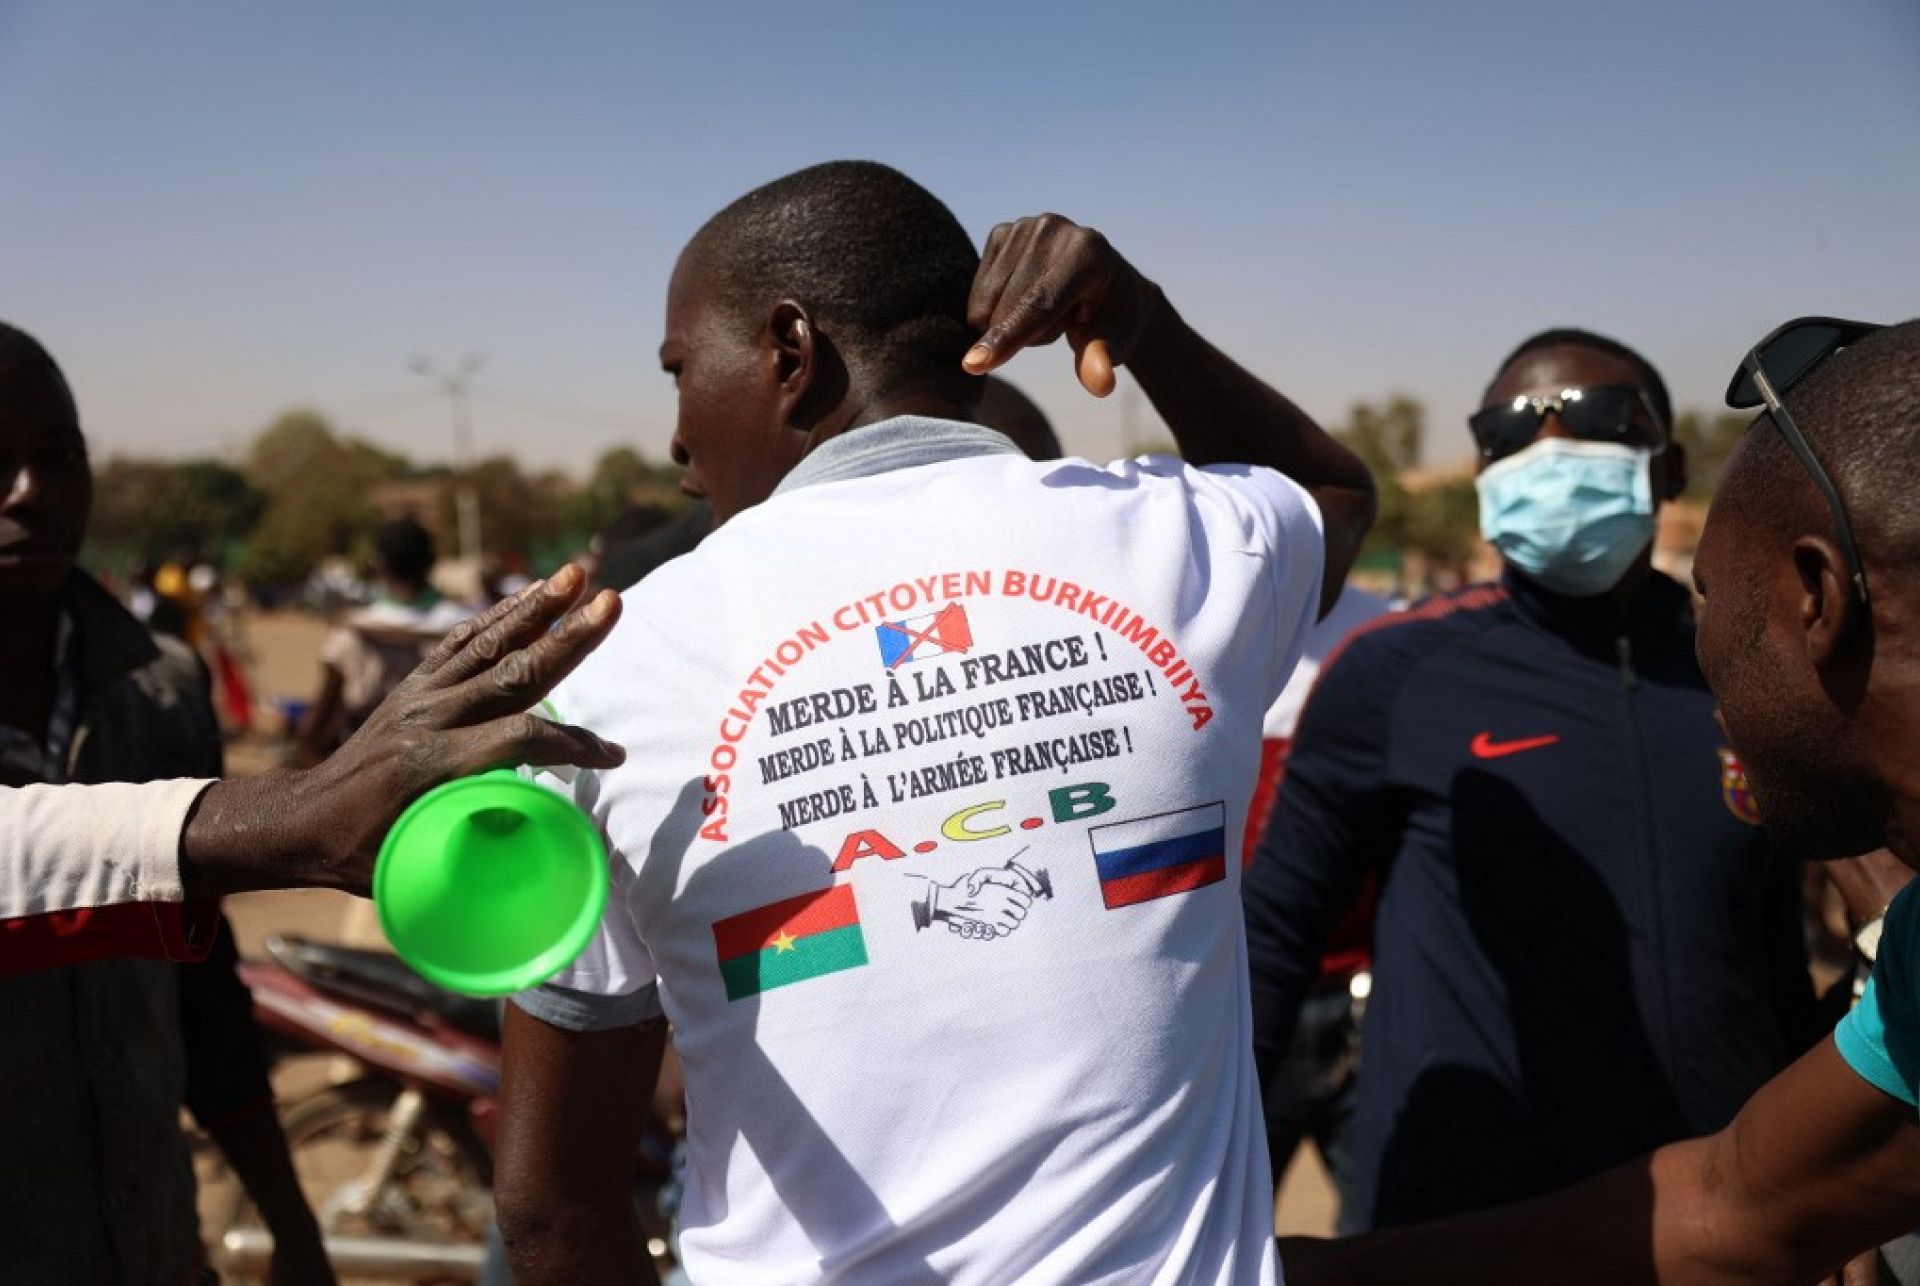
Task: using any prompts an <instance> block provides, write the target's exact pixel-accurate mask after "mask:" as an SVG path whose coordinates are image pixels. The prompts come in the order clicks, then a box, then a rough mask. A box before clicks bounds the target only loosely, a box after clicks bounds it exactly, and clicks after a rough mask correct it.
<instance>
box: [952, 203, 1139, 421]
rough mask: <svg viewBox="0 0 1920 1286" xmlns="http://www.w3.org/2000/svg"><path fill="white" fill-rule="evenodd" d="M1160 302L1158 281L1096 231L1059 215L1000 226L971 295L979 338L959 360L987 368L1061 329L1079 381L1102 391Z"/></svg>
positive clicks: (972, 370)
mask: <svg viewBox="0 0 1920 1286" xmlns="http://www.w3.org/2000/svg"><path fill="white" fill-rule="evenodd" d="M1159 300H1160V289H1159V287H1157V286H1155V285H1154V284H1153V283H1152V282H1150V281H1148V280H1147V279H1146V278H1145V277H1143V276H1141V275H1140V273H1139V272H1138V271H1137V270H1135V268H1134V266H1133V265H1132V264H1130V263H1128V262H1127V261H1126V260H1125V259H1124V258H1122V257H1121V255H1120V252H1119V251H1117V250H1115V249H1114V248H1113V247H1112V246H1111V245H1110V244H1108V242H1107V239H1106V238H1105V237H1103V236H1101V235H1100V233H1098V232H1096V231H1094V230H1093V229H1092V228H1084V227H1081V226H1080V225H1079V224H1077V223H1074V222H1073V221H1072V220H1070V219H1065V218H1062V217H1061V216H1059V215H1057V214H1042V215H1037V216H1033V217H1030V218H1025V219H1018V220H1015V221H1014V222H1012V223H1003V224H1001V225H1000V226H998V227H996V228H995V229H994V230H993V231H992V232H991V233H989V234H988V235H987V248H986V250H985V251H984V252H983V253H982V254H981V256H980V270H979V272H977V273H976V274H975V275H974V279H973V292H972V294H970V295H969V296H968V297H967V322H968V324H969V325H971V326H974V327H976V328H978V329H979V330H980V332H981V335H980V339H979V342H977V343H976V344H974V346H973V347H972V348H970V349H968V350H967V355H966V357H965V358H964V359H962V361H961V365H962V366H964V367H965V368H966V370H967V372H968V373H969V374H972V375H985V374H986V373H987V372H988V371H991V370H993V369H994V368H996V367H998V366H1001V365H1003V364H1004V363H1005V362H1006V361H1007V360H1008V359H1010V358H1011V357H1012V356H1013V355H1014V354H1015V353H1017V352H1019V351H1020V350H1021V349H1023V348H1038V347H1040V346H1042V345H1045V344H1051V343H1053V341H1054V340H1056V339H1059V338H1060V337H1061V336H1062V335H1065V336H1066V337H1067V343H1068V344H1070V345H1071V346H1072V347H1073V352H1074V371H1075V373H1076V374H1077V375H1078V376H1079V377H1080V383H1081V385H1082V386H1083V387H1084V388H1085V389H1086V390H1087V392H1089V393H1091V394H1093V395H1094V396H1095V397H1105V396H1106V395H1107V394H1109V393H1111V392H1113V388H1114V373H1113V372H1114V367H1115V366H1117V365H1120V364H1122V363H1124V362H1126V360H1127V359H1128V358H1129V357H1131V356H1132V355H1133V351H1134V346H1135V345H1136V344H1138V343H1139V340H1140V333H1141V331H1142V330H1144V329H1145V328H1146V324H1147V320H1148V319H1149V318H1150V317H1151V316H1152V315H1153V311H1154V309H1155V308H1156V307H1157V306H1158V304H1159Z"/></svg>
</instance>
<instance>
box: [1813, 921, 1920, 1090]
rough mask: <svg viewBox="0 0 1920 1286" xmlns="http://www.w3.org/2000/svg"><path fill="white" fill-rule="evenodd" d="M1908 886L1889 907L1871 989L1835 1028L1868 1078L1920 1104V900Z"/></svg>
mask: <svg viewBox="0 0 1920 1286" xmlns="http://www.w3.org/2000/svg"><path fill="white" fill-rule="evenodd" d="M1914 887H1915V886H1913V885H1909V886H1908V887H1907V888H1906V890H1905V891H1903V892H1902V893H1901V894H1900V896H1898V897H1896V898H1895V899H1894V900H1893V904H1892V905H1891V906H1889V907H1888V908H1887V921H1886V927H1885V929H1884V930H1883V932H1882V933H1881V936H1880V956H1879V959H1878V960H1876V961H1875V962H1874V967H1873V976H1872V977H1871V978H1869V979H1868V980H1867V989H1866V993H1865V994H1864V995H1862V996H1861V997H1860V1003H1859V1004H1858V1005H1855V1006H1854V1008H1853V1012H1852V1013H1849V1014H1848V1015H1847V1016H1846V1017H1845V1018H1843V1019H1841V1020H1840V1025H1839V1026H1838V1027H1836V1028H1834V1032H1833V1039H1834V1043H1835V1044H1837V1045H1838V1046H1839V1047H1840V1056H1841V1057H1842V1058H1844V1059H1845V1060H1846V1061H1847V1065H1848V1066H1849V1067H1851V1068H1853V1070H1854V1071H1856V1072H1858V1073H1859V1074H1860V1076H1861V1078H1862V1079H1863V1080H1865V1081H1866V1082H1867V1083H1868V1084H1870V1085H1872V1086H1874V1087H1875V1088H1876V1089H1879V1090H1882V1091H1884V1092H1885V1093H1887V1094H1891V1095H1892V1096H1893V1097H1895V1098H1897V1099H1899V1100H1900V1101H1901V1102H1903V1103H1913V1104H1920V1008H1917V1007H1916V1005H1915V1003H1914V1002H1915V981H1916V980H1915V978H1914V977H1913V968H1914V963H1915V961H1916V960H1920V941H1917V940H1916V936H1917V935H1920V904H1916V903H1915V901H1914Z"/></svg>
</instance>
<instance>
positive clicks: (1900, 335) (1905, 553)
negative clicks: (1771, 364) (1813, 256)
mask: <svg viewBox="0 0 1920 1286" xmlns="http://www.w3.org/2000/svg"><path fill="white" fill-rule="evenodd" d="M1786 405H1787V409H1788V410H1789V411H1791V412H1792V413H1793V422H1794V423H1795V424H1796V425H1798V426H1799V428H1800V432H1801V433H1803V434H1804V435H1806V439H1807V444H1808V445H1809V446H1810V447H1812V449H1813V454H1814V457H1815V458H1816V459H1818V460H1819V461H1820V463H1821V465H1822V466H1823V467H1824V468H1825V469H1826V471H1827V473H1828V474H1829V475H1831V477H1832V478H1833V485H1834V487H1835V489H1836V490H1838V491H1839V493H1840V499H1841V503H1842V504H1843V505H1844V506H1845V507H1846V511H1847V521H1848V522H1849V523H1850V524H1851V525H1852V527H1853V529H1854V539H1855V541H1856V542H1857V543H1858V544H1859V546H1860V556H1861V559H1862V561H1864V562H1866V563H1867V564H1868V566H1869V568H1870V569H1872V570H1870V571H1869V573H1868V576H1867V582H1868V585H1869V587H1870V589H1871V588H1873V587H1876V586H1877V585H1878V583H1880V582H1881V581H1884V580H1889V579H1893V580H1900V581H1907V582H1909V583H1911V577H1912V572H1913V571H1914V569H1915V568H1916V567H1920V494H1916V490H1915V487H1914V478H1915V475H1916V472H1920V319H1916V320H1914V321H1908V322H1903V323H1901V324H1900V325H1898V326H1889V327H1888V328H1887V329H1885V330H1881V331H1875V332H1874V333H1873V334H1871V335H1869V336H1867V337H1866V338H1865V339H1863V340H1861V341H1860V342H1859V343H1857V344H1854V345H1852V346H1851V347H1849V348H1847V349H1845V350H1844V351H1842V352H1840V353H1838V354H1836V355H1835V356H1833V357H1832V358H1830V359H1829V360H1827V361H1826V362H1824V363H1822V364H1821V365H1820V366H1818V367H1817V368H1815V370H1814V372H1813V373H1812V374H1811V375H1809V376H1808V377H1807V378H1806V380H1805V381H1804V382H1803V383H1801V384H1799V385H1797V386H1796V387H1795V388H1794V389H1793V390H1792V391H1791V392H1789V393H1788V395H1787V397H1786ZM1721 489H1722V492H1723V494H1724V495H1725V498H1726V500H1727V502H1728V503H1729V504H1730V505H1731V506H1732V507H1733V509H1734V511H1735V515H1736V516H1737V517H1738V518H1739V519H1740V522H1741V525H1742V526H1748V527H1751V528H1752V529H1753V530H1754V531H1756V532H1757V533H1758V532H1764V533H1766V534H1768V535H1770V536H1772V537H1774V538H1775V539H1783V538H1784V539H1787V540H1791V539H1792V538H1793V537H1795V536H1798V535H1800V534H1801V533H1802V532H1804V531H1808V530H1813V531H1819V532H1822V533H1827V534H1831V531H1832V527H1833V519H1832V517H1831V516H1830V515H1829V512H1828V510H1827V507H1826V504H1825V503H1824V502H1823V501H1822V499H1821V497H1820V493H1819V492H1818V490H1817V489H1816V488H1815V487H1814V484H1813V480H1812V478H1810V477H1809V476H1808V474H1807V471H1806V468H1805V466H1803V465H1802V464H1801V463H1800V461H1799V460H1798V459H1797V458H1796V457H1795V456H1794V454H1793V451H1792V449H1791V448H1789V447H1788V446H1787V443H1786V440H1785V439H1784V438H1782V437H1781V436H1780V433H1779V431H1778V430H1777V429H1776V428H1775V427H1774V425H1773V421H1772V418H1771V417H1770V416H1767V415H1765V414H1763V415H1761V416H1760V417H1759V418H1758V419H1756V420H1755V421H1754V423H1753V427H1752V428H1751V429H1749V430H1748V432H1747V440H1746V441H1745V442H1744V443H1743V444H1742V447H1741V450H1740V451H1739V453H1738V454H1737V455H1736V456H1735V457H1734V458H1733V459H1732V461H1730V462H1729V465H1728V468H1727V473H1726V476H1725V477H1724V478H1723V479H1722V481H1721ZM1876 573H1877V574H1876ZM1890 588H1891V586H1890Z"/></svg>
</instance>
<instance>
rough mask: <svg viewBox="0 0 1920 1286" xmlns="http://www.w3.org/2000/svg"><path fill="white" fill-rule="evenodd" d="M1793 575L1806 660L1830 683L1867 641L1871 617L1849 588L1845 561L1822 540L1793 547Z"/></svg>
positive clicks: (1799, 542) (1796, 543)
mask: <svg viewBox="0 0 1920 1286" xmlns="http://www.w3.org/2000/svg"><path fill="white" fill-rule="evenodd" d="M1793 570H1794V574H1795V576H1796V577H1797V581H1798V585H1797V592H1798V598H1799V604H1798V606H1799V622H1800V629H1801V632H1802V633H1803V634H1804V635H1805V637H1806V641H1807V659H1808V660H1809V661H1811V662H1812V663H1813V667H1814V669H1816V670H1818V671H1820V673H1821V674H1822V675H1823V676H1824V677H1826V679H1827V680H1828V682H1829V683H1831V682H1832V680H1833V678H1834V672H1835V671H1836V670H1837V669H1838V668H1839V667H1841V666H1842V665H1843V663H1844V662H1846V661H1847V660H1848V659H1849V658H1850V657H1851V655H1852V654H1853V653H1854V652H1855V651H1856V650H1857V649H1858V648H1859V645H1860V644H1861V643H1863V642H1866V641H1867V640H1868V628H1869V626H1870V624H1871V622H1870V620H1869V617H1870V615H1871V613H1870V611H1869V609H1868V607H1867V605H1866V604H1865V603H1863V602H1861V601H1860V595H1859V593H1858V592H1857V591H1856V590H1855V588H1854V583H1853V574H1852V572H1851V571H1850V570H1849V568H1848V565H1847V558H1846V555H1845V554H1844V553H1842V552H1841V550H1840V546H1839V545H1838V544H1836V543H1835V542H1833V541H1832V540H1829V539H1828V538H1827V537H1825V536H1814V535H1807V536H1802V537H1800V538H1799V539H1798V540H1796V541H1794V542H1793Z"/></svg>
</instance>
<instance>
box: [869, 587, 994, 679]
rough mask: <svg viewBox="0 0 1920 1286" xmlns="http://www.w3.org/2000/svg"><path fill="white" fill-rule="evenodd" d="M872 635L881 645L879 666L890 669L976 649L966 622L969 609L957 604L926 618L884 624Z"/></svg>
mask: <svg viewBox="0 0 1920 1286" xmlns="http://www.w3.org/2000/svg"><path fill="white" fill-rule="evenodd" d="M873 633H874V637H875V638H876V639H878V640H879V643H880V663H881V664H882V665H884V666H886V667H887V668H888V669H889V670H892V669H897V668H898V667H900V666H902V665H905V664H906V663H907V662H908V661H924V660H926V659H927V658H928V657H933V656H941V655H944V654H945V653H948V652H965V651H966V650H967V649H968V648H971V647H972V646H973V627H972V626H971V625H969V624H968V623H967V609H966V608H964V607H962V606H961V605H960V604H958V603H948V604H947V605H946V606H945V607H943V608H941V609H940V610H939V611H937V612H929V613H927V614H926V615H925V616H910V617H908V618H907V619H905V620H902V621H885V622H882V623H881V624H879V625H876V626H874V627H873Z"/></svg>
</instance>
